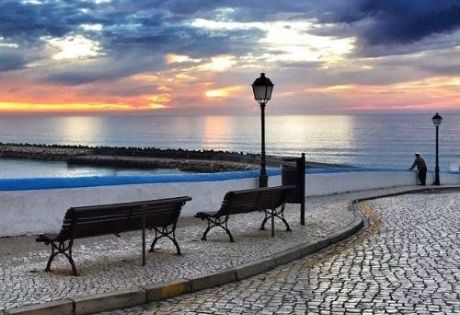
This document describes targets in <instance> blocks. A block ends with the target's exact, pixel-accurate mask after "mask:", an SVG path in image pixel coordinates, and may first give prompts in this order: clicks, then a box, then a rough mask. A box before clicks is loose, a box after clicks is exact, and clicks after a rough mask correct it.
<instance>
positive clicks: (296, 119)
mask: <svg viewBox="0 0 460 315" xmlns="http://www.w3.org/2000/svg"><path fill="white" fill-rule="evenodd" d="M431 116H432V115H430V114H404V115H403V114H357V115H275V116H270V115H268V116H266V152H267V154H269V155H278V156H293V155H299V154H300V153H302V152H303V153H305V156H306V159H307V160H309V161H314V162H325V163H336V164H347V165H353V166H364V167H385V168H395V169H403V168H409V167H410V165H411V164H412V162H413V157H414V153H415V152H420V153H421V154H422V156H423V157H424V158H425V159H426V161H427V164H428V168H429V169H434V157H435V128H434V126H433V123H432V122H431ZM444 118H445V119H444V120H443V123H442V125H441V126H440V165H441V169H442V170H447V169H449V167H452V165H455V164H456V163H457V162H458V163H460V150H459V148H460V114H446V115H444ZM0 142H2V143H30V144H60V145H85V146H119V147H130V146H131V147H157V148H162V149H168V148H170V149H179V148H182V149H189V150H222V151H233V152H247V153H259V152H260V117H259V116H257V115H255V116H153V115H144V116H138V115H128V116H126V115H108V116H103V115H93V116H90V115H87V116H73V115H68V116H67V115H59V116H58V115H52V116H42V115H40V116H0Z"/></svg>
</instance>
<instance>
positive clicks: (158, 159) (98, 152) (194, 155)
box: [0, 144, 258, 173]
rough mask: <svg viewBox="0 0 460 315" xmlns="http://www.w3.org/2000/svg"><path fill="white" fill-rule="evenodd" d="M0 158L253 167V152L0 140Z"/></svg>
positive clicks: (195, 168) (193, 168) (203, 168)
mask: <svg viewBox="0 0 460 315" xmlns="http://www.w3.org/2000/svg"><path fill="white" fill-rule="evenodd" d="M0 158H14V159H18V158H19V159H33V160H42V161H65V162H67V163H69V164H82V165H94V166H113V167H124V168H148V169H156V168H171V169H180V170H182V171H189V172H209V173H212V172H224V171H241V170H250V169H255V168H256V167H257V166H256V165H257V163H258V159H257V156H256V155H254V154H243V153H234V152H223V151H212V150H208V151H194V150H182V149H178V150H172V149H166V150H162V149H157V148H134V147H133V148H120V147H85V146H59V145H34V144H0Z"/></svg>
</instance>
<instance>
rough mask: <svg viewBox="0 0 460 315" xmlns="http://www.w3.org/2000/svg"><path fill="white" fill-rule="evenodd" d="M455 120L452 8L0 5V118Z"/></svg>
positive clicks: (416, 1) (459, 24)
mask: <svg viewBox="0 0 460 315" xmlns="http://www.w3.org/2000/svg"><path fill="white" fill-rule="evenodd" d="M260 72H265V73H266V74H267V76H268V77H269V78H270V79H271V80H272V82H273V83H274V84H275V88H274V92H273V97H272V100H271V101H270V102H269V105H268V107H267V112H269V113H270V114H316V113H324V114H341V113H356V112H359V113H361V112H410V111H422V112H433V111H442V112H449V111H452V112H454V111H460V3H459V1H458V0H385V1H378V0H346V1H342V0H321V1H317V0H310V1H281V0H273V1H271V0H263V1H259V0H256V1H249V0H244V1H243V0H234V1H216V0H202V1H198V0H169V1H166V0H68V1H63V0H1V1H0V113H8V114H9V113H29V112H46V113H48V112H77V113H88V112H126V111H133V112H134V113H135V112H139V113H145V112H151V113H158V114H177V115H180V114H187V115H188V114H210V115H216V114H251V113H258V106H257V103H256V102H255V101H254V100H253V96H252V90H251V87H250V84H251V83H252V82H253V81H254V79H255V78H257V77H258V76H259V74H260Z"/></svg>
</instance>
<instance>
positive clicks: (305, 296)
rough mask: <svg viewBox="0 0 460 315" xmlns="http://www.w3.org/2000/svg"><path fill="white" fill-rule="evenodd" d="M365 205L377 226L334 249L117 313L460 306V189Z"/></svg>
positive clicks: (458, 309)
mask: <svg viewBox="0 0 460 315" xmlns="http://www.w3.org/2000/svg"><path fill="white" fill-rule="evenodd" d="M393 191H394V190H393ZM384 192H388V190H386V191H384ZM366 194H371V192H362V193H359V194H348V195H336V196H332V197H326V198H322V201H323V202H325V201H326V200H328V201H331V200H334V199H335V202H332V203H330V204H340V201H339V200H340V199H341V198H345V199H350V198H357V197H363V196H366ZM316 200H321V198H318V199H316ZM311 204H314V202H313V201H311V203H310V205H311ZM362 209H363V210H364V211H365V212H367V215H368V216H369V218H370V221H371V222H372V225H371V227H370V229H369V230H367V231H366V232H364V233H361V234H359V235H357V236H355V237H352V238H351V239H350V240H348V241H347V242H345V243H343V244H341V245H340V246H336V247H335V248H334V249H329V250H328V251H323V252H321V253H318V254H317V255H314V256H313V257H308V258H304V259H300V260H297V261H295V262H292V263H290V264H287V265H284V266H280V267H277V268H276V269H274V270H273V271H269V272H266V273H264V274H260V275H258V276H254V277H251V278H248V279H245V280H243V281H241V282H238V283H232V284H228V285H224V286H221V287H218V288H214V289H208V290H204V291H200V292H197V293H194V294H188V295H185V296H181V297H177V298H173V299H169V300H166V301H162V302H156V303H152V304H150V305H147V306H143V307H136V308H131V309H125V310H121V311H117V312H110V314H118V315H127V314H129V315H131V314H133V315H134V314H136V315H137V314H187V315H192V314H420V315H423V314H452V315H453V314H460V192H455V191H453V192H446V193H428V194H427V193H419V194H408V195H400V196H395V197H388V198H382V199H377V200H373V201H368V202H366V203H364V205H363V206H362ZM310 210H312V208H310Z"/></svg>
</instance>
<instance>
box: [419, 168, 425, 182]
mask: <svg viewBox="0 0 460 315" xmlns="http://www.w3.org/2000/svg"><path fill="white" fill-rule="evenodd" d="M418 179H419V180H420V185H423V186H425V185H426V168H422V169H419V170H418Z"/></svg>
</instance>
